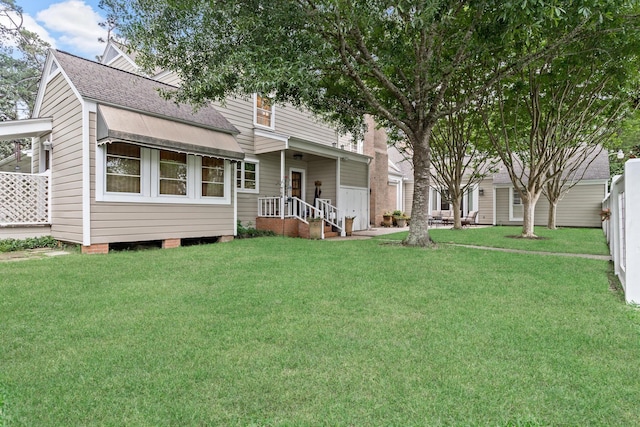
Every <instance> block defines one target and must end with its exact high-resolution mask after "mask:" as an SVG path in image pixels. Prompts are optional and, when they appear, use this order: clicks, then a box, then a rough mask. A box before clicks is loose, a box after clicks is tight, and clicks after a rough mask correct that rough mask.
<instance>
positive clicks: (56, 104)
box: [34, 74, 82, 243]
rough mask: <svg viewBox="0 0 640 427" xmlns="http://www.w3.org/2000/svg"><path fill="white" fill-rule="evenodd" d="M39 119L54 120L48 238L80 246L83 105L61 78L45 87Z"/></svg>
mask: <svg viewBox="0 0 640 427" xmlns="http://www.w3.org/2000/svg"><path fill="white" fill-rule="evenodd" d="M39 116H40V117H48V116H52V117H53V132H52V139H53V146H54V151H53V154H52V160H51V170H52V175H51V176H52V178H51V184H50V186H51V207H50V209H51V221H52V226H51V235H52V236H53V237H54V238H56V239H58V240H62V241H66V242H74V243H82V105H81V103H80V100H78V98H77V97H76V96H75V94H74V93H73V91H72V89H71V87H70V86H69V84H68V83H67V81H66V80H65V79H64V77H63V76H62V74H58V75H57V76H55V77H54V78H53V79H52V80H51V81H49V82H48V83H47V86H46V91H45V94H44V97H43V99H42V105H41V108H40V111H39ZM38 149H39V147H38ZM34 151H38V150H37V149H36V150H34ZM37 162H38V163H39V158H38V159H37ZM38 163H35V164H36V166H37V165H38Z"/></svg>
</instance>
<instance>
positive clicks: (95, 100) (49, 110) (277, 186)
mask: <svg viewBox="0 0 640 427" xmlns="http://www.w3.org/2000/svg"><path fill="white" fill-rule="evenodd" d="M102 61H103V62H106V63H108V65H107V64H100V63H97V62H94V61H89V60H86V59H83V58H79V57H76V56H73V55H70V54H67V53H64V52H60V51H55V50H50V51H49V54H48V57H47V61H46V64H45V67H44V71H43V76H42V80H41V84H40V87H39V93H38V98H37V101H36V105H35V109H34V114H33V117H34V118H47V117H48V118H50V131H49V133H48V134H38V136H39V137H37V138H34V139H33V141H34V143H33V157H32V171H33V173H34V174H38V173H40V172H44V171H46V170H49V169H50V170H51V178H50V179H51V181H50V184H49V193H50V205H49V216H50V224H51V235H52V236H53V237H54V238H56V239H58V240H61V241H67V242H73V243H79V244H82V246H83V251H85V252H106V251H108V248H109V244H111V243H116V242H117V243H120V242H140V241H162V242H163V246H165V247H170V246H177V245H179V244H180V243H181V239H188V238H202V237H218V238H220V239H221V240H229V239H230V238H233V236H234V235H235V234H236V232H237V223H238V222H239V221H240V222H242V223H243V224H244V225H245V226H246V225H254V224H255V225H257V226H261V227H262V228H272V229H275V230H279V231H280V232H282V230H283V229H285V228H286V232H287V234H289V235H304V234H305V230H306V232H308V225H307V221H306V219H307V218H308V216H310V215H311V216H317V215H320V214H322V215H324V216H325V219H326V220H327V221H328V222H332V223H333V224H334V229H336V228H337V229H338V230H339V231H341V226H342V218H343V217H344V216H345V215H349V216H353V215H355V216H356V222H355V223H354V230H358V229H363V228H367V227H368V222H369V220H368V196H369V189H368V174H369V167H368V164H369V158H368V157H367V156H364V155H362V154H359V153H358V152H354V151H352V150H360V151H361V145H360V146H358V145H354V144H353V143H352V141H351V140H350V139H349V138H347V137H343V136H340V135H338V133H337V132H336V131H335V130H334V129H332V128H331V127H329V126H327V125H325V124H323V123H320V122H318V121H317V120H315V119H314V117H313V116H312V115H311V114H308V113H304V112H301V111H299V110H296V109H294V108H292V107H289V106H280V105H271V104H270V103H269V100H268V99H266V98H263V97H261V96H259V95H254V96H253V97H249V98H248V99H228V100H227V101H226V103H225V104H224V105H217V106H205V107H202V108H200V109H198V110H196V111H195V112H194V110H193V109H192V107H191V106H189V105H184V104H177V103H175V102H174V101H171V100H167V99H164V98H163V97H162V96H161V95H160V93H159V90H163V91H172V90H176V87H175V86H171V85H169V84H166V83H163V82H162V81H161V80H163V81H165V82H168V81H170V82H174V83H175V82H176V81H177V79H176V78H175V76H174V75H173V74H172V73H165V72H160V73H159V74H158V75H154V76H151V77H154V78H149V77H147V76H143V75H141V74H138V73H139V72H140V70H139V68H138V67H137V66H136V65H135V63H134V62H133V60H132V59H131V57H130V56H128V55H127V54H125V53H124V52H123V51H122V48H121V46H119V45H118V44H116V43H113V42H110V43H109V44H108V46H107V48H106V50H105V54H104V55H103V56H102ZM33 135H34V134H31V135H30V136H33ZM0 222H2V221H0ZM0 225H1V224H0ZM285 226H286V227H285ZM305 226H306V227H307V228H306V229H305Z"/></svg>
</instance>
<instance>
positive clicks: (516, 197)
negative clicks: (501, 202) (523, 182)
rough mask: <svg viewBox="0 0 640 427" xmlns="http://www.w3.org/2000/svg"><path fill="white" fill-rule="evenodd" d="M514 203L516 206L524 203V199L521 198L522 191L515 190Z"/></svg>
mask: <svg viewBox="0 0 640 427" xmlns="http://www.w3.org/2000/svg"><path fill="white" fill-rule="evenodd" d="M513 204H514V206H520V205H522V199H521V198H520V193H518V191H517V190H515V189H514V190H513Z"/></svg>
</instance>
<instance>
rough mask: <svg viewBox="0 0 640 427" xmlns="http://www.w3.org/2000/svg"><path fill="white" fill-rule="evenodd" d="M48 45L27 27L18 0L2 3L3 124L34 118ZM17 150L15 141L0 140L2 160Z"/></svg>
mask: <svg viewBox="0 0 640 427" xmlns="http://www.w3.org/2000/svg"><path fill="white" fill-rule="evenodd" d="M48 46H49V45H48V44H47V43H46V42H44V41H43V40H42V39H40V37H38V35H37V34H35V33H33V32H31V31H28V30H27V29H25V28H24V25H23V19H22V8H21V7H20V6H18V5H17V4H16V2H15V1H14V0H0V81H2V85H1V86H2V90H1V91H0V121H4V120H15V119H18V118H24V117H28V116H30V115H31V111H32V109H33V105H34V103H35V100H36V95H37V92H38V81H39V80H40V73H41V72H42V67H43V66H44V61H45V55H46V49H47V47H48ZM13 151H14V144H13V142H7V141H0V159H1V158H4V157H6V156H8V155H10V154H11V153H13Z"/></svg>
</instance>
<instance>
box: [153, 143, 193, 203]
mask: <svg viewBox="0 0 640 427" xmlns="http://www.w3.org/2000/svg"><path fill="white" fill-rule="evenodd" d="M160 194H169V195H173V196H186V195H187V155H186V154H185V153H176V152H175V151H165V150H160Z"/></svg>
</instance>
